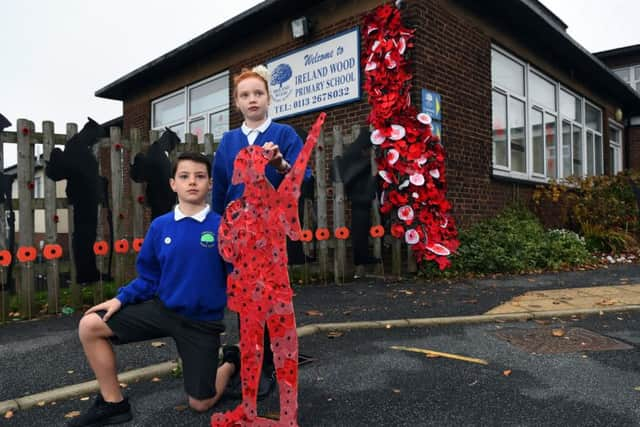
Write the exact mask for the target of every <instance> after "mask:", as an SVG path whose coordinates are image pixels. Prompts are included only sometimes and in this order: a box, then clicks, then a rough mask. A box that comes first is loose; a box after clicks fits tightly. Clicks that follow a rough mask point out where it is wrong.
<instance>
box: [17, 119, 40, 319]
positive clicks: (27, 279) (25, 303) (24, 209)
mask: <svg viewBox="0 0 640 427" xmlns="http://www.w3.org/2000/svg"><path fill="white" fill-rule="evenodd" d="M17 129H18V132H17V136H18V197H19V199H20V211H19V225H20V239H19V241H20V244H19V245H18V247H24V246H33V225H34V219H33V154H34V150H33V143H32V140H31V135H33V132H34V130H35V126H34V125H33V122H32V121H29V120H25V119H18V125H17ZM20 267H21V268H20V286H19V290H20V313H21V314H22V315H23V316H26V317H27V318H28V319H31V318H32V316H33V313H34V311H36V305H35V280H34V268H33V263H32V262H26V263H22V264H21V266H20Z"/></svg>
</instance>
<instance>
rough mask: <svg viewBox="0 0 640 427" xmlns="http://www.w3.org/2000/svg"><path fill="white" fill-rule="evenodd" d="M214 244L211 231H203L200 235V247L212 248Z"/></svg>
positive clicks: (214, 239) (214, 237)
mask: <svg viewBox="0 0 640 427" xmlns="http://www.w3.org/2000/svg"><path fill="white" fill-rule="evenodd" d="M215 243H216V236H215V234H213V231H203V232H202V234H201V235H200V246H202V247H205V248H212V247H213V245H214V244H215Z"/></svg>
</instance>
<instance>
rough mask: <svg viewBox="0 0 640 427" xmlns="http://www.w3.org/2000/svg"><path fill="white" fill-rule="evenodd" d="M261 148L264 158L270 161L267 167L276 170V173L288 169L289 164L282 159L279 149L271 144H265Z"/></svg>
mask: <svg viewBox="0 0 640 427" xmlns="http://www.w3.org/2000/svg"><path fill="white" fill-rule="evenodd" d="M262 148H263V149H264V151H265V157H266V158H268V159H270V160H269V165H270V166H272V167H274V168H276V169H277V170H278V171H286V170H287V169H288V168H289V164H288V163H287V161H286V160H285V159H284V157H282V153H281V152H280V148H279V147H278V145H277V144H274V143H273V142H266V143H265V144H264V145H263V146H262Z"/></svg>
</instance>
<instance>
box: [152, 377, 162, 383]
mask: <svg viewBox="0 0 640 427" xmlns="http://www.w3.org/2000/svg"><path fill="white" fill-rule="evenodd" d="M160 381H162V380H161V379H160V378H158V377H153V378H151V382H152V383H157V382H160Z"/></svg>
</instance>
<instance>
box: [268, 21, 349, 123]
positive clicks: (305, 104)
mask: <svg viewBox="0 0 640 427" xmlns="http://www.w3.org/2000/svg"><path fill="white" fill-rule="evenodd" d="M267 68H269V71H271V81H270V82H269V92H270V94H271V105H270V107H269V117H271V118H272V119H278V118H282V117H289V116H295V115H298V114H303V113H309V112H311V111H315V110H322V109H326V108H330V107H334V106H336V105H341V104H346V103H349V102H355V101H358V100H359V99H360V36H359V31H358V27H355V28H353V29H350V30H348V31H345V32H342V33H339V34H337V35H335V36H333V37H331V38H327V39H324V40H322V41H320V42H318V43H315V44H313V45H310V46H306V47H304V48H303V49H299V50H296V51H293V52H289V53H287V54H285V55H283V56H280V57H277V58H274V59H272V60H270V61H268V62H267Z"/></svg>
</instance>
